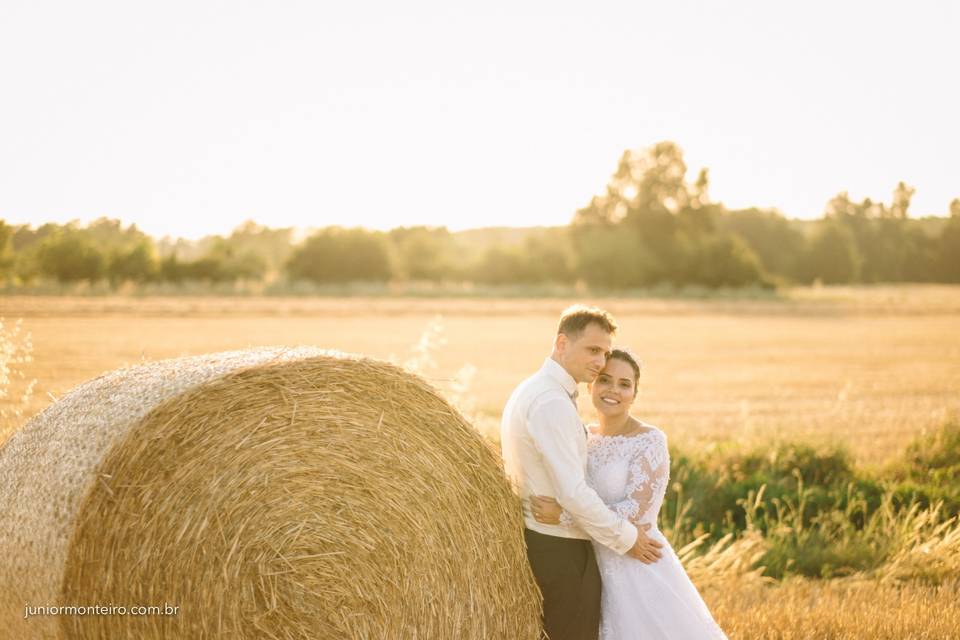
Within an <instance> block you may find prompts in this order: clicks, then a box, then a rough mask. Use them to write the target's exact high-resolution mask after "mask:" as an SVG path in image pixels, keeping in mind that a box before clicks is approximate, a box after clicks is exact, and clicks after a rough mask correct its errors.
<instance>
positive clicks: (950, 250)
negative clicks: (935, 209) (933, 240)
mask: <svg viewBox="0 0 960 640" xmlns="http://www.w3.org/2000/svg"><path fill="white" fill-rule="evenodd" d="M936 253H937V258H936V262H937V275H938V276H939V277H940V279H941V280H943V281H946V282H960V198H955V199H954V200H953V201H952V202H951V203H950V219H949V220H948V221H947V224H946V226H945V227H944V228H943V231H942V232H941V233H940V238H939V239H938V241H937V251H936Z"/></svg>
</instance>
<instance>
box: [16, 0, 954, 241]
mask: <svg viewBox="0 0 960 640" xmlns="http://www.w3.org/2000/svg"><path fill="white" fill-rule="evenodd" d="M957 7H958V4H957V3H956V2H953V1H952V0H943V1H942V2H931V1H917V0H914V1H912V2H906V1H902V2H881V1H870V2H846V1H841V0H834V1H832V2H819V1H816V2H810V1H808V2H771V1H770V0H759V1H743V2H720V1H708V0H703V1H701V2H683V1H676V0H674V1H672V2H642V1H640V0H634V1H633V2H618V3H606V2H582V1H578V2H559V1H556V0H554V1H551V2H536V3H534V2H521V1H517V0H514V1H511V2H499V1H496V0H485V1H483V2H474V3H470V4H461V3H455V2H449V1H438V2H419V1H414V0H408V1H406V2H388V1H380V2H363V1H355V2H321V1H320V0H311V1H303V2H297V1H293V0H277V1H273V2H268V1H253V0H230V1H229V2H227V1H223V2H213V1H209V0H189V1H181V0H164V1H162V2H142V1H136V0H119V1H116V2H106V1H103V0H88V1H86V2H75V1H66V0H62V1H59V2H49V1H44V0H23V1H21V0H2V2H0V92H2V93H0V218H5V219H7V220H8V221H9V222H14V223H23V222H30V223H33V224H38V223H42V222H47V221H58V222H64V221H67V220H70V219H74V218H79V219H80V220H83V221H88V220H90V219H93V218H96V217H98V216H109V217H116V218H120V219H122V220H124V221H125V222H136V223H137V224H138V225H139V226H140V227H141V228H143V229H144V230H146V231H147V232H149V233H151V234H155V235H158V236H159V235H165V234H173V235H181V236H184V237H190V238H195V237H199V236H201V235H204V234H208V233H226V232H229V231H230V230H231V229H232V228H234V227H235V226H236V225H237V224H239V223H240V222H242V221H243V220H244V219H247V218H253V219H255V220H257V221H258V222H260V223H262V224H267V225H269V226H291V225H292V226H298V227H315V226H323V225H328V224H341V225H365V226H369V227H375V228H390V227H394V226H399V225H411V224H431V225H446V226H448V227H450V228H452V229H462V228H468V227H477V226H491V225H511V226H529V225H539V224H565V223H566V222H568V221H569V220H570V219H571V217H572V215H573V213H574V211H575V210H576V209H577V208H579V207H581V206H583V205H585V204H586V203H587V202H589V200H590V197H591V196H592V195H593V194H595V193H598V192H600V191H601V190H602V189H603V187H604V185H605V184H606V181H607V178H608V177H609V175H610V174H611V173H612V172H613V170H614V169H615V166H616V162H617V159H618V158H619V156H620V154H621V153H622V152H623V150H624V149H626V148H628V147H630V148H636V147H645V146H648V145H651V144H653V143H655V142H657V141H660V140H673V141H675V142H677V143H678V144H679V145H680V146H681V147H682V148H683V150H684V151H685V153H686V158H687V164H688V166H689V167H690V173H689V177H690V179H693V177H694V176H695V174H696V171H697V170H699V168H701V167H703V166H706V167H708V168H709V169H710V175H711V183H712V184H711V194H712V196H713V197H714V198H715V199H717V200H720V201H722V202H723V203H725V204H726V205H728V206H731V207H740V206H749V205H757V206H765V207H776V208H778V209H780V210H781V211H782V212H784V213H785V214H786V215H788V216H791V217H819V216H820V215H821V213H822V211H823V208H824V204H825V203H826V201H827V200H828V199H829V198H830V197H832V196H833V195H835V194H836V193H837V192H839V191H842V190H848V191H849V192H850V194H851V196H852V197H854V198H856V199H861V198H863V197H866V196H869V197H871V198H873V199H875V200H876V199H880V200H883V201H889V198H890V193H891V192H892V190H893V188H894V186H895V185H896V183H897V181H898V180H905V181H906V182H907V183H908V184H910V185H912V186H915V187H916V189H917V193H916V196H915V198H914V201H913V206H912V208H911V212H912V214H913V215H924V214H938V215H944V214H945V213H946V211H947V207H948V203H949V202H950V200H951V199H952V198H954V197H958V196H960V122H958V115H957V114H958V113H960V79H958V78H960V71H958V68H960V45H958V42H960V9H958V8H957Z"/></svg>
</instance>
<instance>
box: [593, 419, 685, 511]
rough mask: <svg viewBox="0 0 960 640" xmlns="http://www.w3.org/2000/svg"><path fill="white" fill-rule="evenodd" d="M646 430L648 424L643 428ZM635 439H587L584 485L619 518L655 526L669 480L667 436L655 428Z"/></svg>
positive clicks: (594, 436)
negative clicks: (589, 487)
mask: <svg viewBox="0 0 960 640" xmlns="http://www.w3.org/2000/svg"><path fill="white" fill-rule="evenodd" d="M645 426H647V427H649V425H645ZM649 428H650V430H649V431H645V432H643V433H641V434H638V435H634V436H603V435H599V434H597V433H594V432H592V431H591V432H590V434H589V436H588V438H587V483H588V484H589V485H590V486H591V487H592V488H593V490H594V491H596V492H597V495H599V496H600V498H601V499H602V500H603V501H604V502H605V503H606V504H607V506H609V507H610V508H611V509H612V510H613V511H615V512H616V513H617V514H619V515H620V516H622V517H624V518H626V519H628V520H630V521H631V522H633V523H634V524H641V523H644V524H646V523H649V524H651V525H653V526H654V527H656V524H657V514H658V513H659V512H660V507H661V505H662V504H663V498H664V495H665V494H666V492H667V483H668V481H669V479H670V454H669V453H668V451H667V436H666V434H665V433H663V432H662V431H660V430H659V429H657V428H654V427H649Z"/></svg>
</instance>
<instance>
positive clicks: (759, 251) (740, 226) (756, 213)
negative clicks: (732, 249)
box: [718, 209, 803, 278]
mask: <svg viewBox="0 0 960 640" xmlns="http://www.w3.org/2000/svg"><path fill="white" fill-rule="evenodd" d="M718 225H719V227H720V229H721V230H722V231H725V232H727V233H732V234H734V235H736V236H737V237H739V238H741V239H742V240H743V241H744V242H746V244H747V246H748V247H750V249H751V250H752V251H753V252H754V253H755V254H756V255H757V257H758V258H759V260H760V263H761V265H762V266H763V269H764V270H765V271H766V272H768V273H771V274H776V275H779V276H783V277H785V278H796V277H797V275H798V274H797V268H798V265H799V261H800V256H801V252H802V250H803V234H802V233H801V232H800V231H799V230H797V229H796V227H794V226H793V225H791V224H790V221H789V220H787V219H786V218H784V217H783V216H782V215H781V214H780V213H778V212H776V211H769V210H763V209H743V210H738V211H726V212H724V213H723V214H722V215H720V216H719V217H718Z"/></svg>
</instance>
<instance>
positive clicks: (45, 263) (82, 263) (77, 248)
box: [37, 229, 104, 283]
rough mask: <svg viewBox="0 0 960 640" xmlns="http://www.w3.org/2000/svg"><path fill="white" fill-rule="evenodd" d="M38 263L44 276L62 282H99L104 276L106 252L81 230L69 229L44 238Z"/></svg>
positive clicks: (38, 254) (39, 251) (38, 255)
mask: <svg viewBox="0 0 960 640" xmlns="http://www.w3.org/2000/svg"><path fill="white" fill-rule="evenodd" d="M37 262H38V266H39V270H40V273H41V274H42V275H46V276H50V277H53V278H55V279H56V280H57V281H58V282H61V283H72V282H79V281H81V280H87V281H88V282H90V283H93V282H96V281H97V280H99V279H100V278H102V277H103V271H104V259H103V254H101V253H100V251H99V250H98V249H97V248H96V247H95V246H94V245H93V243H92V242H90V241H89V240H88V239H87V238H86V237H84V236H83V235H82V234H81V233H80V232H78V231H76V230H73V229H68V230H66V231H62V232H60V233H57V234H54V235H52V236H50V237H48V238H47V239H45V240H44V241H43V243H42V244H41V246H40V248H39V250H38V253H37Z"/></svg>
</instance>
